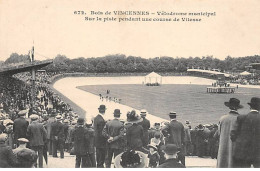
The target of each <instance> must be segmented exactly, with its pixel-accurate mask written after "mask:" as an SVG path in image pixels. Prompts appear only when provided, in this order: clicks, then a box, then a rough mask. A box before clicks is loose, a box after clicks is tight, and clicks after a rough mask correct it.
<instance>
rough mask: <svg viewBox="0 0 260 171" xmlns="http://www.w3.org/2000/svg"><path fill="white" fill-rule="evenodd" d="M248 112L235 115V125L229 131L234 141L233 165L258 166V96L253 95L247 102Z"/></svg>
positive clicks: (259, 152)
mask: <svg viewBox="0 0 260 171" xmlns="http://www.w3.org/2000/svg"><path fill="white" fill-rule="evenodd" d="M248 105H249V106H250V112H249V113H248V114H247V115H239V116H238V117H237V127H235V128H234V130H233V131H231V139H232V141H233V142H235V144H236V145H235V148H234V152H233V154H234V155H233V156H234V167H240V168H249V167H251V165H253V167H255V168H259V167H260V114H259V110H260V98H258V97H253V98H252V99H251V101H250V102H249V103H248Z"/></svg>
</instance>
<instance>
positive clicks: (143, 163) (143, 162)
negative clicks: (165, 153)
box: [114, 151, 148, 168]
mask: <svg viewBox="0 0 260 171" xmlns="http://www.w3.org/2000/svg"><path fill="white" fill-rule="evenodd" d="M135 152H137V153H138V154H139V156H140V158H141V163H140V164H139V165H137V166H135V168H145V167H147V164H148V158H147V155H146V154H144V153H143V152H141V151H135ZM123 153H124V152H123ZM123 153H120V154H118V155H117V156H116V157H115V161H114V166H115V168H124V167H123V166H122V165H121V164H120V161H121V157H122V155H123Z"/></svg>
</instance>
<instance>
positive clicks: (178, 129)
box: [162, 112, 185, 166]
mask: <svg viewBox="0 0 260 171" xmlns="http://www.w3.org/2000/svg"><path fill="white" fill-rule="evenodd" d="M176 116H177V114H176V112H170V113H169V117H170V119H171V122H170V123H169V124H167V125H166V126H165V127H164V128H162V133H163V135H164V136H165V137H168V141H167V143H169V144H175V145H176V146H177V147H178V149H179V151H180V152H179V154H178V158H179V160H180V161H181V163H182V164H183V165H184V166H185V155H184V152H183V145H184V137H185V132H184V126H183V124H182V123H181V122H179V121H177V119H176Z"/></svg>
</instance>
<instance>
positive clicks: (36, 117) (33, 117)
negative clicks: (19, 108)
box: [30, 114, 39, 121]
mask: <svg viewBox="0 0 260 171" xmlns="http://www.w3.org/2000/svg"><path fill="white" fill-rule="evenodd" d="M30 119H31V120H32V121H35V120H37V119H39V116H38V115H36V114H32V115H31V116H30Z"/></svg>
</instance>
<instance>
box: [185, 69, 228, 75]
mask: <svg viewBox="0 0 260 171" xmlns="http://www.w3.org/2000/svg"><path fill="white" fill-rule="evenodd" d="M187 71H188V72H200V73H207V74H212V75H219V74H224V75H225V77H230V76H231V75H230V74H227V73H223V72H218V71H210V70H202V69H188V70H187Z"/></svg>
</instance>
